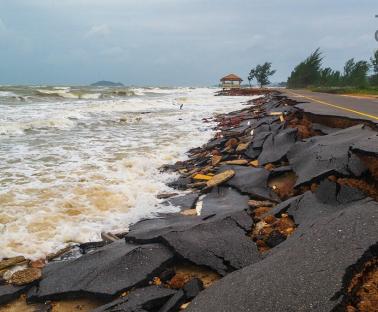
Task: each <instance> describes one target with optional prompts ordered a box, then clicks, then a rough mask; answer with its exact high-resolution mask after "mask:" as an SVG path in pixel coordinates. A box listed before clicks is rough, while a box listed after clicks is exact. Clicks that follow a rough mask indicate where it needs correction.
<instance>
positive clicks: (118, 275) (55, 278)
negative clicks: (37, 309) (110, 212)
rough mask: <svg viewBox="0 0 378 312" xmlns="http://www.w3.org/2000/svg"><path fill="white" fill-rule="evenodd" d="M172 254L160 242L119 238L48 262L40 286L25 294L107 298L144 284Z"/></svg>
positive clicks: (37, 297) (35, 297)
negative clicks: (142, 242)
mask: <svg viewBox="0 0 378 312" xmlns="http://www.w3.org/2000/svg"><path fill="white" fill-rule="evenodd" d="M173 256H174V255H173V253H172V252H171V251H170V250H169V249H168V248H167V247H165V246H163V245H161V244H148V245H141V246H139V245H131V244H127V243H125V241H124V240H119V241H116V242H114V243H112V244H109V245H107V246H105V247H103V248H100V249H98V250H96V251H95V252H93V253H90V254H86V255H84V256H82V257H80V258H77V259H75V260H70V261H63V262H55V263H54V262H53V263H50V264H48V265H47V266H46V267H45V269H43V272H42V280H41V281H40V283H39V285H38V286H35V287H34V288H32V289H31V290H30V292H29V293H28V300H29V301H32V302H33V301H39V302H41V301H46V300H59V299H64V298H72V297H84V296H92V297H96V298H100V299H103V300H109V299H112V298H113V297H114V296H116V295H117V294H119V293H121V292H123V291H126V290H128V289H130V288H132V287H136V286H143V285H145V284H147V283H148V281H150V280H151V279H152V278H153V277H154V276H156V275H158V274H159V273H160V272H162V271H163V270H164V269H165V268H166V267H167V266H168V265H170V264H171V262H172V260H173Z"/></svg>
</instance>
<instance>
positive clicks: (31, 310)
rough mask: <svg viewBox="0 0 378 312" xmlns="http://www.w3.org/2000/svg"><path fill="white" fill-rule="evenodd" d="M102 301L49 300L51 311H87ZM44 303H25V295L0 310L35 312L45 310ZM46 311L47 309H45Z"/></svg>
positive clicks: (4, 311) (6, 311) (101, 303)
mask: <svg viewBox="0 0 378 312" xmlns="http://www.w3.org/2000/svg"><path fill="white" fill-rule="evenodd" d="M103 304H104V302H100V301H98V300H93V299H76V300H62V301H54V302H51V307H52V309H51V312H76V311H78V312H79V311H80V312H89V311H92V310H93V309H95V308H97V307H99V306H100V305H103ZM44 307H45V305H44V304H26V298H25V296H24V295H23V296H21V297H20V298H19V299H17V300H15V301H12V302H10V303H8V304H5V305H3V306H2V307H0V312H36V311H39V310H41V311H45V310H43V309H42V308H44ZM46 311H49V310H47V309H46Z"/></svg>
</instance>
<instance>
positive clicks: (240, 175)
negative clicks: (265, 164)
mask: <svg viewBox="0 0 378 312" xmlns="http://www.w3.org/2000/svg"><path fill="white" fill-rule="evenodd" d="M225 169H226V170H230V169H231V170H232V171H234V172H235V176H234V177H233V178H232V179H230V180H229V181H227V184H228V185H229V186H232V187H234V188H236V189H237V190H239V191H240V192H241V193H243V194H248V195H250V196H253V197H256V198H259V199H263V200H265V199H267V200H274V201H278V200H279V199H278V197H277V195H275V194H274V193H273V192H272V191H271V190H270V188H269V187H268V178H269V171H268V170H266V169H265V168H253V167H243V166H222V167H220V170H225Z"/></svg>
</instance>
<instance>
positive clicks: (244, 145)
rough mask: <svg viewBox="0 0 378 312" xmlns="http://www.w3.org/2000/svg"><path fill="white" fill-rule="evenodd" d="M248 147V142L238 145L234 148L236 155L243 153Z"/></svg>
mask: <svg viewBox="0 0 378 312" xmlns="http://www.w3.org/2000/svg"><path fill="white" fill-rule="evenodd" d="M249 145H250V142H248V143H240V144H239V145H238V147H237V148H236V152H237V153H240V152H244V151H245V150H247V148H248V146H249Z"/></svg>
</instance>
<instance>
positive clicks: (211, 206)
mask: <svg viewBox="0 0 378 312" xmlns="http://www.w3.org/2000/svg"><path fill="white" fill-rule="evenodd" d="M248 199H249V197H248V196H245V195H241V194H240V193H239V192H237V191H235V190H233V189H232V188H230V187H217V188H213V189H212V191H211V192H210V193H209V194H207V195H206V196H205V197H204V198H203V199H202V209H201V211H200V214H201V216H208V215H212V214H217V213H225V212H229V213H232V212H235V211H241V210H247V209H248V204H247V203H248Z"/></svg>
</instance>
